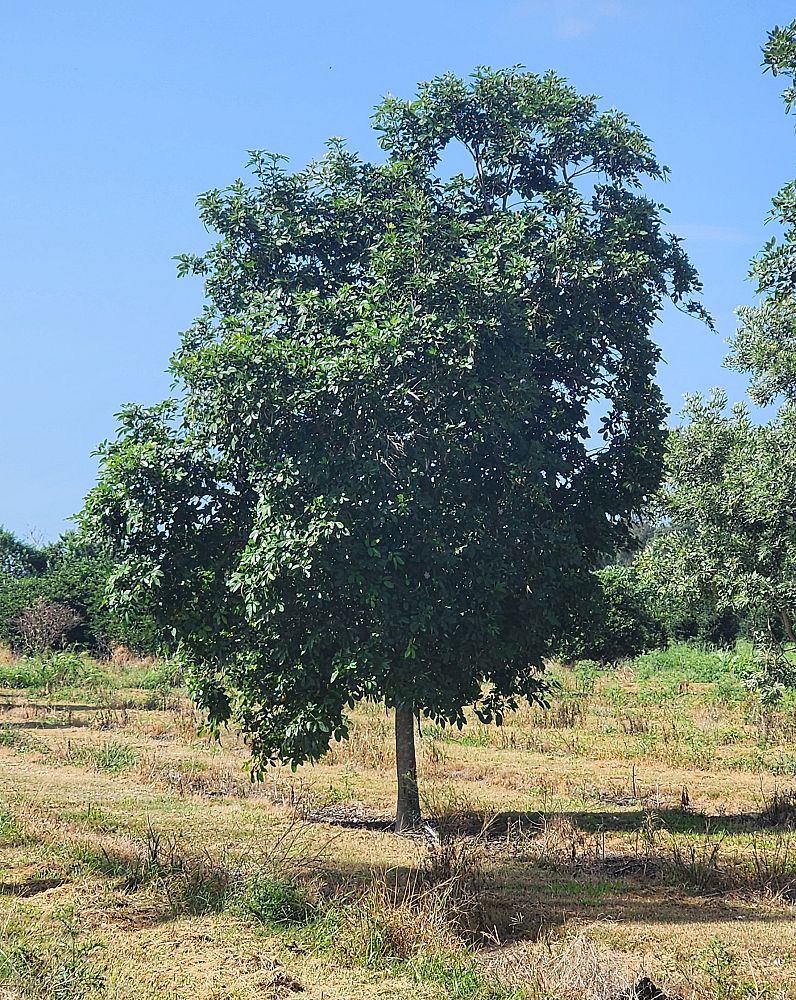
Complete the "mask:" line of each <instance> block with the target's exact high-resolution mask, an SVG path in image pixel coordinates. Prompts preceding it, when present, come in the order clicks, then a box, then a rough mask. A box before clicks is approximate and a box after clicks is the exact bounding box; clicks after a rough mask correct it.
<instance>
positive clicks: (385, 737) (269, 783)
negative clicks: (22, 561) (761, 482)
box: [0, 647, 796, 1000]
mask: <svg viewBox="0 0 796 1000" xmlns="http://www.w3.org/2000/svg"><path fill="white" fill-rule="evenodd" d="M745 655H748V654H747V653H746V652H745V651H744V650H739V651H738V652H736V653H734V654H733V653H705V652H702V651H698V650H693V649H689V648H688V647H673V648H672V649H671V650H669V651H667V652H665V653H660V654H650V655H648V656H647V657H642V658H640V659H639V660H638V661H637V662H636V663H635V664H633V665H629V666H623V667H620V668H616V669H608V670H601V669H599V668H598V667H597V665H596V664H588V663H587V664H581V665H579V666H578V667H576V668H570V669H564V668H556V669H554V670H553V673H554V675H555V676H557V677H558V679H559V681H560V685H561V687H560V690H559V691H558V693H557V694H556V695H555V697H554V698H553V699H552V702H551V706H550V708H549V709H548V710H544V709H542V708H539V707H533V708H527V707H526V708H523V709H522V710H520V711H518V712H516V713H514V714H513V715H512V716H510V717H509V718H508V719H507V720H506V725H504V726H503V727H502V728H500V729H498V728H487V727H484V726H482V725H480V724H478V723H472V724H470V725H468V726H467V727H465V728H464V729H463V730H462V731H461V732H459V731H456V730H454V731H448V730H444V729H441V728H440V727H438V726H435V725H434V724H432V723H430V722H425V723H424V724H423V725H422V738H421V739H420V740H419V743H418V752H419V758H420V769H421V781H422V793H423V799H424V806H425V811H426V815H427V817H428V826H427V828H426V829H425V830H424V831H422V832H421V833H419V834H417V835H412V836H396V835H394V834H392V833H390V832H389V830H388V829H387V823H388V820H389V814H390V811H391V809H392V806H393V758H392V752H391V745H390V744H391V722H390V719H389V718H388V717H387V716H386V715H385V713H384V711H383V709H382V708H380V707H379V706H378V705H369V704H368V705H363V706H361V707H360V708H359V710H358V711H357V712H356V713H355V714H354V716H353V718H352V725H351V738H350V740H349V741H348V742H347V743H345V744H336V745H335V746H334V747H333V748H332V750H331V751H330V753H329V754H328V755H327V756H326V757H325V758H324V760H322V761H321V762H320V763H319V764H317V765H315V766H314V767H305V768H301V769H299V770H298V771H297V772H295V773H293V772H291V771H289V770H287V769H284V770H282V769H278V770H274V771H273V773H272V774H270V775H268V776H267V777H266V780H264V781H263V782H260V783H256V784H253V783H251V782H250V781H249V780H248V776H247V774H246V772H245V770H244V765H245V761H246V756H247V755H246V749H245V747H244V746H243V745H242V743H241V742H240V741H239V740H238V739H237V737H236V734H235V733H232V732H230V733H227V734H226V735H225V737H224V739H223V741H222V744H221V745H218V744H215V743H213V742H212V741H210V740H208V738H207V737H204V736H202V735H199V734H198V732H197V726H198V724H199V723H200V721H201V720H200V719H198V718H197V717H196V716H195V714H194V712H193V710H192V708H191V707H190V704H189V702H188V700H187V697H186V695H185V692H184V691H183V690H182V689H181V688H180V686H179V678H178V677H174V676H172V673H173V671H172V668H171V667H169V666H168V665H162V664H152V663H140V662H137V661H120V662H112V663H110V664H94V663H91V662H89V661H82V660H80V659H78V658H76V657H74V656H73V655H71V654H64V655H62V656H60V657H55V658H54V659H51V660H49V661H46V662H43V663H42V662H39V663H34V662H32V661H16V660H14V659H13V658H12V657H10V656H8V655H6V656H5V658H4V661H0V925H1V927H2V929H0V997H5V998H25V1000H28V998H37V1000H38V998H45V997H46V998H51V997H52V998H57V1000H72V998H93V997H97V998H113V1000H170V998H173V1000H178V998H179V1000H182V998H190V1000H222V998H225V1000H250V998H255V997H258V998H262V997H274V998H278V997H291V996H296V997H299V996H302V997H307V998H308V1000H309V998H314V1000H321V998H326V1000H333V998H334V1000H343V998H345V1000H348V998H357V1000H360V998H363V997H392V998H395V1000H400V998H403V997H407V998H409V997H411V998H413V1000H422V998H429V1000H433V998H440V1000H441V998H446V997H454V998H460V1000H476V998H491V1000H522V998H534V1000H542V998H550V1000H552V998H561V1000H575V998H579V997H598V998H601V1000H605V998H608V997H612V996H615V995H616V994H617V993H618V992H619V991H621V989H622V988H624V987H625V986H627V984H628V983H629V982H631V981H633V980H635V979H636V978H638V977H639V976H641V975H648V976H649V977H650V978H651V979H653V980H654V981H655V982H656V983H659V984H660V985H661V986H662V987H663V988H664V989H665V990H666V992H667V993H669V994H670V995H677V996H681V997H683V998H696V1000H745V998H762V997H766V998H769V1000H776V998H779V997H791V996H794V997H796V908H795V907H794V902H795V901H796V831H794V826H796V791H794V790H793V789H794V787H795V786H794V781H795V780H796V779H795V778H794V776H796V701H794V700H791V699H790V698H789V697H788V698H786V699H784V700H783V702H782V703H781V704H780V705H779V706H777V707H776V708H775V709H766V710H764V709H762V708H761V707H760V705H759V704H758V703H757V702H756V701H755V699H754V698H753V697H752V696H751V695H749V694H748V693H747V692H746V691H745V690H744V688H743V686H742V684H741V682H740V680H739V679H738V677H739V673H740V670H741V667H742V660H743V657H744V656H745Z"/></svg>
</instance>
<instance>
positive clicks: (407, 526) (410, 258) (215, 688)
mask: <svg viewBox="0 0 796 1000" xmlns="http://www.w3.org/2000/svg"><path fill="white" fill-rule="evenodd" d="M374 124H375V128H376V130H377V132H378V135H379V141H380V144H381V146H382V148H383V150H384V151H385V154H386V158H385V161H384V162H382V163H375V164H374V163H368V162H365V161H363V160H361V159H360V158H359V157H358V156H356V155H355V154H354V153H352V152H350V151H349V150H348V149H347V148H346V147H345V145H344V143H342V142H341V141H339V140H333V141H332V142H330V144H329V148H328V152H327V153H326V155H325V156H324V157H323V158H322V159H321V160H319V161H318V162H316V163H313V164H310V165H309V166H308V167H306V168H305V169H302V170H298V171H296V172H290V171H289V170H288V169H287V167H286V166H285V164H284V161H283V160H282V158H280V157H279V156H275V155H272V154H268V153H261V152H257V153H254V154H252V156H251V160H250V163H249V166H250V168H251V170H252V174H253V180H252V181H251V182H250V183H249V184H246V183H244V182H243V181H237V182H235V183H234V184H232V185H231V186H230V187H228V188H226V189H224V190H214V191H211V192H208V193H207V194H205V195H203V196H202V197H201V198H200V201H199V205H200V213H201V218H202V221H203V222H204V224H205V226H206V227H207V228H208V229H210V230H213V231H215V232H216V233H217V234H218V240H217V242H216V243H215V244H214V245H213V246H212V247H211V248H210V249H209V250H208V251H207V252H206V253H205V254H202V255H199V256H194V255H187V256H184V257H182V258H180V267H181V270H182V272H183V273H193V274H197V275H200V276H202V277H203V279H204V282H205V288H206V293H207V299H208V303H207V306H206V308H205V310H204V312H203V313H202V315H201V316H200V317H199V318H198V319H197V320H196V322H195V323H194V324H193V325H192V326H191V327H190V328H189V329H188V331H187V332H186V333H185V334H184V335H183V338H182V344H181V347H180V348H179V350H178V351H177V353H176V354H175V355H174V357H173V359H172V363H171V369H172V372H173V374H174V377H175V380H176V383H177V385H178V386H179V388H180V395H179V398H178V399H176V400H171V401H167V402H165V403H163V404H161V405H159V406H155V407H151V408H143V407H139V406H130V407H127V408H126V409H125V410H124V411H123V413H122V414H121V419H120V432H119V436H118V438H117V439H116V440H115V441H113V442H111V443H106V444H105V445H104V446H103V447H102V448H101V452H100V453H101V457H102V462H101V472H100V477H99V482H98V485H97V486H96V487H95V489H94V490H93V491H92V492H91V494H90V495H89V497H88V499H87V502H86V507H85V510H84V514H83V523H84V525H85V526H86V528H87V530H88V531H89V532H90V533H91V534H92V535H93V536H94V537H95V538H99V539H101V540H103V542H108V543H109V544H110V545H111V548H112V551H113V557H114V559H115V560H116V562H117V564H118V567H119V568H118V570H117V572H116V573H115V574H114V576H113V584H112V586H113V592H114V595H115V600H116V603H117V605H125V604H126V605H127V606H128V607H132V606H135V605H136V604H143V605H145V606H146V607H147V608H148V609H150V610H151V611H152V613H153V614H154V615H155V616H156V617H157V619H158V621H159V622H160V626H161V628H162V630H163V634H170V635H171V636H172V637H173V641H174V642H175V643H178V644H179V648H180V650H181V652H182V654H183V655H184V657H185V658H186V660H187V661H188V662H189V664H190V665H191V669H192V677H193V690H194V694H195V697H196V698H197V700H198V702H199V704H200V705H201V706H203V707H204V708H205V709H206V710H207V711H208V713H209V717H210V719H211V721H212V722H213V723H215V724H220V723H222V722H225V721H228V720H234V721H235V723H236V724H237V725H239V726H240V727H241V728H242V730H243V731H244V732H245V734H246V735H247V736H248V738H249V740H250V743H251V748H252V754H253V766H254V768H255V769H257V768H262V767H264V766H265V765H266V764H267V763H268V762H269V761H272V760H275V759H281V760H287V761H290V762H292V763H294V764H298V763H300V762H302V761H305V760H310V759H315V758H317V757H318V756H319V755H321V754H322V753H323V752H324V751H325V750H326V748H327V747H328V745H329V741H330V740H331V739H332V738H335V739H338V738H343V737H344V736H345V735H346V714H345V713H346V709H347V707H348V706H351V705H352V704H353V703H354V702H355V701H356V700H358V699H361V698H364V697H372V698H378V699H383V700H384V701H385V702H386V704H387V705H388V706H393V707H395V708H396V709H397V712H398V713H399V715H402V718H403V722H402V732H403V734H404V738H406V737H407V729H406V719H407V715H408V718H409V727H408V737H409V738H411V733H412V727H411V717H412V715H413V714H414V713H418V712H421V711H422V712H424V713H426V714H427V715H428V716H430V717H431V718H433V719H436V720H438V721H440V722H442V723H448V724H457V725H461V724H462V723H463V721H464V707H465V706H467V705H471V704H472V705H474V706H475V711H476V713H477V714H478V716H479V717H480V718H481V719H483V720H487V721H488V720H497V721H500V719H501V713H502V711H503V710H504V708H505V707H506V706H507V705H512V704H514V703H515V702H516V700H517V699H518V698H520V697H525V698H531V699H534V698H540V697H542V695H543V678H542V664H543V659H544V657H545V656H546V655H548V654H549V653H550V652H551V651H552V650H553V649H555V648H556V642H557V640H558V638H560V635H561V631H562V629H563V627H564V624H565V622H566V621H567V620H568V616H569V615H570V614H571V612H572V610H573V608H576V607H577V606H578V603H579V601H581V600H582V599H583V596H584V594H585V593H586V592H587V591H588V589H589V587H590V586H592V581H593V578H592V576H591V574H590V573H589V572H588V570H589V568H590V567H591V566H593V565H595V564H597V562H598V560H599V559H600V557H601V555H602V554H604V553H605V552H607V551H612V550H613V549H615V547H616V545H617V544H618V542H619V541H620V536H621V533H622V530H623V529H622V527H621V526H622V525H623V524H625V523H627V520H628V518H629V516H630V514H631V513H632V512H634V511H636V510H637V509H638V508H639V507H640V506H641V505H642V503H643V502H644V501H645V499H646V498H647V497H648V496H649V494H650V493H651V492H653V491H654V490H655V489H656V487H657V485H658V482H659V477H660V470H661V457H662V451H663V446H664V436H665V434H664V430H663V420H664V417H665V413H666V409H665V406H664V404H663V401H662V398H661V394H660V392H659V390H658V388H657V386H656V385H655V382H654V373H655V366H656V363H657V361H658V359H659V351H658V348H657V347H656V346H655V344H654V343H653V341H652V340H651V338H650V330H651V327H652V325H653V323H654V321H655V320H656V318H657V316H658V313H659V310H660V309H661V307H662V304H663V302H664V301H665V300H666V299H673V300H674V301H675V303H677V304H679V305H680V306H681V307H682V308H683V309H685V310H687V311H689V312H692V313H695V314H698V315H704V313H703V311H702V309H701V307H700V306H699V304H698V303H697V302H696V301H695V300H694V298H693V295H694V293H695V292H698V290H699V283H698V279H697V276H696V273H695V271H694V269H693V267H692V266H691V264H690V263H689V261H688V259H687V257H686V255H685V253H684V252H683V250H682V248H681V246H680V243H679V242H678V240H677V239H676V238H675V237H673V236H671V235H669V234H667V233H666V232H665V230H664V228H663V226H662V223H661V218H660V206H659V205H657V204H656V203H654V202H653V201H652V200H650V199H649V198H648V197H646V196H645V195H644V194H643V193H642V191H641V190H640V189H641V184H642V182H643V180H644V179H645V178H662V177H664V176H665V173H666V171H665V168H664V167H662V166H660V165H659V164H658V162H657V161H656V159H655V157H654V156H653V153H652V151H651V148H650V144H649V142H648V140H647V139H646V138H645V136H644V135H643V134H642V133H641V132H640V131H639V130H638V129H637V127H636V126H635V125H633V124H632V123H631V122H630V121H629V120H628V119H627V118H626V117H625V116H624V115H623V114H621V113H619V112H615V111H607V112H603V111H600V110H598V107H597V101H596V99H595V98H594V97H590V96H583V95H580V94H578V93H577V92H576V91H575V90H574V89H573V88H571V87H570V86H568V85H567V84H566V83H565V82H564V81H563V80H562V79H561V78H559V77H557V76H556V75H554V74H552V73H551V74H547V75H544V76H537V75H535V74H532V73H526V72H522V71H520V70H507V71H492V70H488V69H482V70H479V71H478V72H476V73H475V74H474V75H473V77H472V78H471V79H469V80H461V79H458V78H456V77H455V76H452V75H448V76H443V77H440V78H437V79H435V80H433V81H431V82H430V83H427V84H424V85H422V86H421V87H420V90H419V92H418V95H417V97H416V98H415V99H413V100H399V99H397V98H394V97H390V98H388V99H386V100H385V101H384V102H383V103H382V104H381V105H380V106H379V107H378V108H377V109H376V114H375V117H374ZM399 750H400V747H399ZM401 760H404V765H402V763H401ZM413 765H414V758H413V754H412V756H411V758H408V757H403V758H401V757H400V754H399V790H400V786H401V781H400V778H401V768H402V766H406V767H409V768H410V770H411V769H412V768H413ZM400 811H401V810H400V795H399V813H400ZM409 811H410V812H411V813H414V814H416V812H417V802H416V795H415V801H414V802H413V803H410V810H409ZM399 819H400V815H399Z"/></svg>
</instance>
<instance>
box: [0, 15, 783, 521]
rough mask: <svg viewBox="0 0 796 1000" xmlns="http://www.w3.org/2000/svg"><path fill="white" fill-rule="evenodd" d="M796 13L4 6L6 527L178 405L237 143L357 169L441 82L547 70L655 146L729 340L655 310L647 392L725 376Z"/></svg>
mask: <svg viewBox="0 0 796 1000" xmlns="http://www.w3.org/2000/svg"><path fill="white" fill-rule="evenodd" d="M794 15H796V9H794V8H793V5H792V4H787V3H784V2H779V0H757V2H753V0H667V2H666V3H661V2H660V0H566V2H564V0H492V2H490V3H484V2H483V0H479V2H477V3H476V2H471V0H455V2H454V0H422V2H420V0H402V2H400V3H391V4H381V3H376V2H374V0H366V2H347V0H339V2H337V3H330V2H328V0H326V2H323V3H321V2H319V0H303V2H302V0H297V2H293V3H285V2H281V3H275V2H273V0H228V2H227V3H219V2H218V0H216V2H213V3H211V2H207V0H192V2H190V3H188V2H185V0H169V2H168V3H163V2H158V3H154V2H151V0H137V2H135V3H132V2H128V0H113V2H110V3H109V2H107V0H105V2H100V0H96V2H86V0H71V2H69V3H64V2H63V0H59V2H57V3H56V2H52V0H37V2H35V3H31V4H27V5H24V4H22V3H7V4H4V5H3V6H2V11H0V49H1V50H2V53H1V54H2V62H1V65H2V76H3V79H2V109H1V110H0V141H1V143H2V150H3V152H2V156H0V219H2V239H1V240H0V285H1V286H2V287H1V288H0V291H1V292H2V303H3V315H2V320H1V321H0V323H1V325H0V348H1V349H2V354H0V386H1V389H0V524H5V525H6V526H7V527H9V528H11V529H12V530H14V531H16V532H17V533H19V534H20V535H22V536H24V537H31V536H33V537H34V538H37V539H39V540H44V539H52V538H55V537H56V536H57V535H58V534H59V533H60V532H61V531H62V530H63V529H64V528H65V527H67V526H68V525H67V521H66V519H67V518H68V517H69V515H71V514H73V513H74V512H75V511H76V510H78V509H79V508H80V506H81V503H82V498H83V496H84V494H85V493H86V491H87V490H88V489H89V488H90V486H91V485H92V482H93V480H94V476H95V473H96V460H95V459H94V458H92V457H91V452H92V451H93V449H94V448H95V447H96V446H97V444H98V443H99V442H100V441H102V440H103V439H104V438H107V437H110V436H113V434H114V430H115V420H114V414H115V413H116V412H117V411H118V410H119V408H120V406H121V405H122V404H123V403H125V402H127V401H138V402H154V401H155V400H157V399H160V398H162V397H163V396H164V395H167V394H168V391H169V378H168V376H167V375H166V374H165V369H166V365H167V363H168V358H169V355H170V354H171V352H172V351H173V350H174V348H175V347H176V345H177V343H178V333H179V331H180V330H181V329H184V328H185V327H186V326H187V325H188V324H189V323H190V321H191V319H192V318H193V316H194V315H195V314H196V313H197V312H198V311H199V309H200V306H201V302H202V289H201V286H200V283H199V282H198V281H197V280H196V279H182V280H178V279H177V278H176V276H175V265H174V262H173V260H172V257H173V256H174V255H175V254H177V253H180V252H184V251H200V250H202V249H204V248H205V247H206V246H207V245H208V242H209V239H210V237H209V236H208V234H207V233H205V231H204V230H203V228H202V227H201V226H200V224H199V222H198V220H197V212H196V208H195V202H196V197H197V195H198V194H199V193H200V192H202V191H204V190H206V189H208V188H211V187H223V186H225V185H226V184H227V183H229V182H230V181H232V180H234V179H235V178H236V177H238V176H240V175H241V173H242V171H243V167H244V164H245V161H246V150H248V149H252V148H266V149H271V150H274V151H278V152H282V153H285V154H287V155H288V156H289V157H290V158H291V160H292V161H293V163H294V164H295V165H296V166H300V165H303V164H304V163H305V162H306V161H307V160H309V159H312V158H314V157H315V156H317V155H319V154H321V153H322V152H323V141H324V140H325V139H326V138H327V137H329V136H333V135H340V136H344V137H346V138H347V139H348V140H349V142H350V145H351V146H352V147H353V148H356V149H358V150H360V151H361V152H362V153H364V154H365V155H368V156H376V155H378V154H377V150H376V145H375V142H374V138H373V135H372V133H371V131H370V125H369V116H370V113H371V109H372V107H373V105H374V104H375V103H376V102H377V101H378V100H379V99H380V97H382V96H383V95H384V94H386V93H388V92H392V93H394V94H397V95H399V96H401V97H407V96H411V95H412V94H413V92H414V87H415V84H416V83H417V82H418V81H420V80H425V79H428V78H430V77H432V76H436V75H438V74H440V73H443V72H446V71H449V70H452V71H454V72H456V73H459V74H467V73H469V72H470V71H471V70H472V69H473V68H474V67H475V66H477V65H480V64H488V65H491V66H494V67H502V66H508V65H514V64H517V63H521V64H523V65H525V66H526V67H527V68H528V69H531V70H534V71H543V70H546V69H549V68H552V69H555V70H556V71H558V72H559V73H561V74H563V75H564V76H566V77H567V78H568V79H569V80H570V81H571V82H572V83H573V84H574V85H575V86H576V87H578V88H579V89H580V90H582V91H587V92H591V93H596V94H599V95H601V97H602V98H603V103H604V106H605V107H609V106H613V107H617V108H619V109H621V110H623V111H625V112H627V113H628V114H629V115H630V116H631V117H632V118H633V119H634V120H635V121H636V122H637V123H638V124H639V125H640V126H641V127H642V129H643V130H644V131H645V132H646V133H647V135H649V136H650V137H651V138H652V140H653V143H654V147H655V150H656V152H657V154H658V157H659V159H660V160H661V161H662V162H664V163H666V164H668V165H669V167H670V168H671V170H672V176H671V180H670V182H669V183H668V184H666V185H661V186H658V187H656V188H655V189H654V191H653V194H654V195H655V196H657V197H660V199H661V200H663V201H665V202H666V203H667V205H668V206H669V207H670V209H671V216H670V221H671V228H672V230H673V231H674V232H677V233H679V234H681V235H682V236H684V237H686V239H687V247H688V250H689V252H690V253H691V255H692V258H693V260H694V261H695V263H696V265H697V267H698V268H699V271H700V273H701V275H702V277H703V280H704V284H705V303H706V305H707V306H708V308H709V309H710V311H711V312H712V313H713V315H714V317H715V318H716V321H717V323H718V327H719V333H718V335H712V334H710V333H709V332H708V331H707V330H705V329H704V328H702V327H701V326H700V325H699V324H698V323H696V322H695V321H693V320H688V319H686V318H685V317H682V316H681V315H680V314H678V313H676V312H673V311H672V313H671V314H669V313H667V314H666V315H665V317H664V319H663V322H662V323H660V324H658V326H657V329H656V336H657V338H658V340H659V342H660V343H661V345H662V346H663V350H664V355H665V358H666V361H667V363H666V365H665V366H663V367H662V368H661V371H660V382H661V385H662V387H663V389H664V393H665V395H666V398H667V400H668V402H669V404H670V405H671V406H672V408H673V410H674V411H675V412H676V411H677V410H678V409H679V407H680V405H681V402H682V395H683V393H684V392H689V391H694V390H706V389H709V388H710V387H711V386H714V385H718V384H722V385H725V386H727V387H728V388H729V390H730V394H731V396H735V397H740V396H741V395H742V394H743V391H744V384H745V383H744V380H743V379H742V378H740V377H739V376H736V375H733V374H732V373H729V372H727V371H725V370H723V369H722V367H721V362H722V358H723V355H724V353H725V346H724V340H726V338H727V337H729V336H730V335H731V334H732V331H733V328H734V316H733V310H734V309H735V307H736V306H737V305H738V304H741V303H745V302H749V301H751V300H752V298H753V290H752V288H751V286H750V285H749V284H748V282H746V281H745V278H746V273H747V269H748V261H749V258H750V256H751V255H752V254H753V253H754V252H756V251H757V249H758V248H759V247H760V246H761V245H762V243H763V241H764V239H765V238H766V237H767V235H768V230H767V228H766V226H765V224H764V220H765V216H766V214H767V212H768V209H769V203H770V199H771V197H772V195H773V194H774V192H775V191H776V190H777V188H779V187H780V186H781V185H782V184H783V183H784V182H785V181H787V180H788V179H790V178H792V177H793V176H794V174H795V173H796V171H795V170H794V159H795V157H794V153H796V137H795V136H794V132H793V122H791V121H789V120H788V119H786V117H785V115H784V113H783V108H782V103H781V100H780V96H779V95H780V91H781V81H780V80H775V79H772V77H771V76H770V75H767V76H763V75H762V73H761V70H760V62H761V55H760V48H761V46H762V44H763V42H764V40H765V36H766V32H767V30H768V29H769V28H771V27H772V26H773V25H774V24H777V23H780V24H782V23H786V22H789V21H790V20H791V18H792V17H793V16H794Z"/></svg>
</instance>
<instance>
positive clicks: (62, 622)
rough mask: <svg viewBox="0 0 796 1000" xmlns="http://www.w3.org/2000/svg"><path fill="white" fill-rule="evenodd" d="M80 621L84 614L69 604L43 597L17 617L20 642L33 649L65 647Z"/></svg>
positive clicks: (42, 649) (16, 622)
mask: <svg viewBox="0 0 796 1000" xmlns="http://www.w3.org/2000/svg"><path fill="white" fill-rule="evenodd" d="M80 622H81V617H80V615H79V614H78V612H77V611H75V609H74V608H71V607H70V606H69V605H68V604H62V603H60V602H59V601H48V600H47V599H46V598H44V597H39V598H37V599H36V600H35V601H34V602H33V604H31V605H30V606H29V607H27V608H23V609H22V611H20V612H19V614H18V615H17V617H16V619H15V621H14V629H15V631H16V636H17V643H18V645H19V646H20V647H21V648H22V649H25V650H26V651H27V652H29V653H43V652H47V651H50V650H53V649H62V648H63V647H64V645H65V644H66V641H67V639H68V638H69V635H70V634H71V633H72V631H73V630H74V629H75V628H76V627H77V626H78V625H79V624H80Z"/></svg>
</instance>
